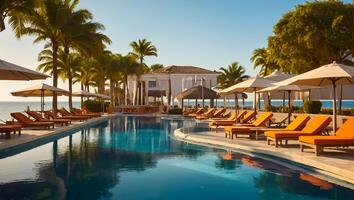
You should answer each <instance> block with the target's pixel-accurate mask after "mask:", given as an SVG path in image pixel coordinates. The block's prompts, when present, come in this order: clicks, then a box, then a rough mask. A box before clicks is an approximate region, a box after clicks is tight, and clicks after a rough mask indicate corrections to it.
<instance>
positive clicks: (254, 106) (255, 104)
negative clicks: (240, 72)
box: [253, 88, 257, 111]
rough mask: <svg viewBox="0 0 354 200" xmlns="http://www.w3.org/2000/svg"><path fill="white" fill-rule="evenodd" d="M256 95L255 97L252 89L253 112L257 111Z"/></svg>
mask: <svg viewBox="0 0 354 200" xmlns="http://www.w3.org/2000/svg"><path fill="white" fill-rule="evenodd" d="M256 95H257V94H256V88H254V97H253V109H254V111H257V103H256V98H257V96H256Z"/></svg>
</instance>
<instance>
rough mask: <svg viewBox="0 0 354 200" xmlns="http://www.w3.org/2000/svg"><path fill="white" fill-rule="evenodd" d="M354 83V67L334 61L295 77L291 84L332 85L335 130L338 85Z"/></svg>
mask: <svg viewBox="0 0 354 200" xmlns="http://www.w3.org/2000/svg"><path fill="white" fill-rule="evenodd" d="M353 83H354V67H352V66H348V65H343V64H339V63H336V62H333V63H331V64H328V65H324V66H322V67H319V68H316V69H314V70H311V71H308V72H306V73H303V74H300V75H298V76H296V77H294V80H293V81H292V82H291V83H290V84H291V85H314V86H326V85H331V86H332V90H333V94H334V95H333V130H336V129H337V102H336V95H335V94H336V86H337V85H345V84H353Z"/></svg>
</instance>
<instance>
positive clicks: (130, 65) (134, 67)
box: [119, 54, 140, 105]
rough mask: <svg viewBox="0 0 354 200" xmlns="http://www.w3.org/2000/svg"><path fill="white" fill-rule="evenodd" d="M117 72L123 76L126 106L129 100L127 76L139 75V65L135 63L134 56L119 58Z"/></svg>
mask: <svg viewBox="0 0 354 200" xmlns="http://www.w3.org/2000/svg"><path fill="white" fill-rule="evenodd" d="M119 71H120V72H121V73H122V75H123V90H124V99H125V105H128V104H129V103H130V99H128V97H127V96H128V94H129V88H128V76H130V75H134V74H137V73H140V72H139V71H140V64H139V63H138V62H137V61H136V59H135V57H134V56H132V55H129V54H128V55H126V56H123V57H122V58H121V60H120V67H119Z"/></svg>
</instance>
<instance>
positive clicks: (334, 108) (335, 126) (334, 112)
mask: <svg viewBox="0 0 354 200" xmlns="http://www.w3.org/2000/svg"><path fill="white" fill-rule="evenodd" d="M332 86H333V132H336V130H337V99H336V96H337V95H336V81H335V80H332Z"/></svg>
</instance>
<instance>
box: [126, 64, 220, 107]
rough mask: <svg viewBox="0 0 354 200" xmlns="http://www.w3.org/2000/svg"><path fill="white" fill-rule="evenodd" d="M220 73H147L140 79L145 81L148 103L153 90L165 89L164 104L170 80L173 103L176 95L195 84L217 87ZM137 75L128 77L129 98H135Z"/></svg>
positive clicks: (146, 100)
mask: <svg viewBox="0 0 354 200" xmlns="http://www.w3.org/2000/svg"><path fill="white" fill-rule="evenodd" d="M219 75H220V74H219V73H217V72H212V71H209V72H208V73H193V74H192V73H188V72H186V73H173V72H171V73H151V72H150V73H146V74H144V75H142V76H141V78H140V81H141V82H145V84H144V85H145V97H144V98H145V102H146V103H145V104H147V103H148V93H149V91H150V90H153V91H164V93H165V94H166V96H165V97H164V104H167V102H168V101H167V98H168V95H169V80H171V104H172V105H173V104H174V103H175V102H176V101H177V100H176V95H177V94H178V93H180V92H182V91H184V90H187V89H189V88H191V87H192V86H194V85H202V80H204V82H203V85H204V86H205V87H207V88H212V87H215V86H216V84H217V77H218V76H219ZM136 85H137V82H136V77H135V76H131V77H129V78H128V88H129V98H130V99H134V98H135V91H136V88H137V87H136Z"/></svg>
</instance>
